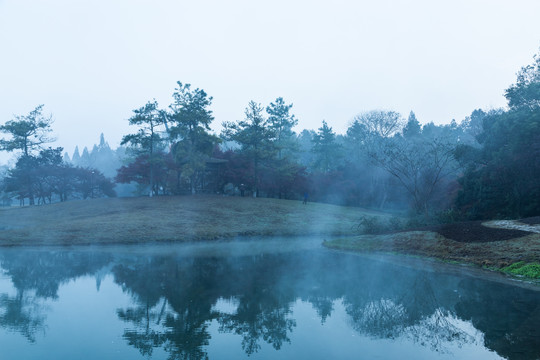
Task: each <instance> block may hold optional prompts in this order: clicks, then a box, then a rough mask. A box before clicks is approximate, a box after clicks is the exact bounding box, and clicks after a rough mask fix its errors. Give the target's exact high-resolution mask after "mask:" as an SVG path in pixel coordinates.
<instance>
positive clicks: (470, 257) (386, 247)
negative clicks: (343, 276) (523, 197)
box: [325, 231, 540, 269]
mask: <svg viewBox="0 0 540 360" xmlns="http://www.w3.org/2000/svg"><path fill="white" fill-rule="evenodd" d="M325 245H326V246H328V247H331V248H335V249H342V250H352V251H359V252H364V251H366V252H367V251H369V252H391V253H400V254H409V255H417V256H425V257H431V258H436V259H441V260H445V261H452V262H454V261H455V262H459V263H467V264H475V265H479V266H484V267H488V268H495V269H500V268H503V267H505V266H508V265H510V264H513V263H515V262H518V261H525V262H527V263H534V262H540V234H531V235H527V236H523V237H519V238H515V239H511V240H503V241H492V242H482V243H478V242H476V243H465V242H458V241H454V240H450V239H447V238H445V237H443V236H442V235H440V234H438V233H436V232H431V231H411V232H402V233H394V234H386V235H362V236H355V237H348V238H341V239H336V240H333V241H329V242H325Z"/></svg>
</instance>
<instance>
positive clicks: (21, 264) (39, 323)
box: [0, 250, 112, 342]
mask: <svg viewBox="0 0 540 360" xmlns="http://www.w3.org/2000/svg"><path fill="white" fill-rule="evenodd" d="M111 259H112V257H111V256H110V255H103V254H100V255H97V254H92V253H84V252H83V253H72V252H69V251H15V250H5V251H2V252H0V267H1V268H2V269H3V272H4V275H5V276H8V277H10V278H11V282H12V283H13V286H14V287H15V289H16V291H17V294H16V295H15V296H9V295H7V294H0V327H3V328H5V329H7V330H8V331H15V332H19V333H21V334H22V335H23V336H24V337H26V338H27V339H28V341H30V342H35V341H36V337H35V335H36V333H38V332H41V331H43V332H44V331H45V318H46V317H45V315H44V308H43V304H42V300H43V299H47V298H51V299H56V298H57V297H58V288H59V286H60V285H61V284H62V283H65V282H67V281H70V280H71V279H74V278H76V277H79V276H83V275H88V274H93V273H95V272H96V271H98V270H99V269H101V268H102V267H104V266H105V265H106V264H107V263H108V262H110V261H111Z"/></svg>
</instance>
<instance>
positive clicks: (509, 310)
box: [455, 279, 540, 360]
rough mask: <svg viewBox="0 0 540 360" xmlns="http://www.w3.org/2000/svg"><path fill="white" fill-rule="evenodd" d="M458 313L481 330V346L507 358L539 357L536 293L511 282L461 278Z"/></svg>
mask: <svg viewBox="0 0 540 360" xmlns="http://www.w3.org/2000/svg"><path fill="white" fill-rule="evenodd" d="M459 289H460V292H461V293H462V296H461V298H460V300H459V302H458V303H457V304H456V306H455V308H456V313H457V315H458V316H459V317H461V318H463V319H465V320H470V321H471V322H472V324H473V325H474V326H475V327H476V328H477V329H479V330H480V331H482V332H483V333H484V342H485V346H486V347H487V348H489V349H492V350H494V351H496V352H497V353H498V354H499V355H501V356H503V357H505V358H508V359H511V360H522V359H523V360H525V359H526V360H528V359H531V360H532V359H538V358H540V328H539V327H538V324H539V323H540V293H539V292H538V291H531V290H527V289H523V288H519V287H515V286H508V285H504V284H496V283H489V282H486V281H480V280H477V279H463V280H462V281H461V282H460V284H459Z"/></svg>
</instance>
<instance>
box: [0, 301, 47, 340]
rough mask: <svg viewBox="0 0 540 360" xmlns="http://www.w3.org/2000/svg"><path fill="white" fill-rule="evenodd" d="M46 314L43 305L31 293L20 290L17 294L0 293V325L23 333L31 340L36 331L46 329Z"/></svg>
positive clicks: (34, 337) (34, 338)
mask: <svg viewBox="0 0 540 360" xmlns="http://www.w3.org/2000/svg"><path fill="white" fill-rule="evenodd" d="M44 322H45V316H44V315H43V311H42V305H41V304H40V303H39V301H38V300H37V299H36V298H35V297H34V296H32V295H31V294H28V293H25V292H23V291H19V292H18V293H17V295H16V296H8V295H7V294H0V326H1V327H3V328H5V329H7V330H8V331H14V332H19V333H21V334H22V335H23V336H24V337H26V338H27V339H28V341H30V342H32V343H33V342H35V341H36V333H37V332H39V331H44V329H45V325H44Z"/></svg>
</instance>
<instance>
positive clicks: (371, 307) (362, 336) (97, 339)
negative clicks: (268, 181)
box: [0, 249, 540, 359]
mask: <svg viewBox="0 0 540 360" xmlns="http://www.w3.org/2000/svg"><path fill="white" fill-rule="evenodd" d="M304 250H305V249H304ZM302 254H308V255H305V256H300V255H299V254H295V253H291V252H285V253H281V254H268V253H259V254H253V253H250V254H249V255H246V256H242V257H233V258H227V257H218V258H216V257H215V256H214V255H208V254H207V255H204V256H199V255H197V256H184V255H179V254H178V253H175V254H174V255H167V254H154V255H152V256H149V255H144V254H140V253H129V254H126V253H124V254H117V255H113V254H111V253H104V254H99V253H91V252H88V251H86V252H67V251H56V252H46V251H39V252H31V251H29V252H26V253H24V250H21V252H17V251H13V250H11V251H0V264H1V265H2V267H3V268H4V272H3V273H0V319H2V321H0V344H2V346H1V348H0V355H1V356H0V358H2V359H25V358H28V359H32V358H40V359H44V358H47V357H43V356H42V355H43V354H48V355H49V356H50V358H51V359H57V358H83V359H84V357H82V356H84V355H85V356H87V358H88V359H94V358H100V359H109V358H110V359H116V358H143V357H147V358H148V357H150V358H153V359H198V358H205V357H206V356H209V358H210V359H214V358H218V359H219V358H245V357H246V356H247V355H250V358H253V359H265V358H276V357H279V358H291V359H299V358H300V359H301V358H305V359H317V358H320V359H323V358H325V359H328V358H351V356H353V354H354V356H356V355H358V354H361V357H362V358H373V357H376V356H379V357H382V358H415V359H421V358H425V359H431V358H433V357H438V358H459V359H467V358H470V359H477V358H482V359H485V358H487V359H489V358H500V357H499V356H498V355H497V354H496V353H494V352H493V351H491V350H489V349H487V348H485V347H484V344H486V345H488V348H491V349H495V350H497V351H502V354H504V356H506V357H509V358H511V359H529V358H531V359H534V356H538V351H539V350H538V349H536V348H535V347H534V346H535V344H536V342H535V340H534V338H532V339H529V338H527V337H526V336H528V335H527V333H529V334H531V331H530V329H529V327H528V325H527V322H526V321H525V322H524V321H523V319H524V317H523V316H524V314H525V316H527V314H528V313H527V311H528V312H529V313H530V314H531V315H532V319H531V321H532V322H533V323H534V321H535V320H538V319H537V318H538V316H536V318H535V317H534V316H535V315H534V314H536V315H538V310H540V309H539V308H538V306H539V305H538V304H539V302H538V299H539V295H538V293H535V292H531V291H527V290H524V289H519V288H517V289H516V288H513V287H508V286H506V285H501V284H492V283H489V282H486V281H482V280H478V279H470V278H461V277H459V276H455V275H440V274H437V273H435V272H427V273H426V272H423V271H418V270H415V269H411V268H405V267H400V266H393V265H391V264H389V263H379V262H373V261H372V260H366V259H362V258H359V257H354V256H350V255H346V254H337V253H333V252H328V251H311V252H308V251H303V252H302ZM191 255H193V254H191ZM74 264H77V265H74ZM30 265H32V266H30ZM350 275H353V276H350ZM374 275H375V276H374ZM42 279H43V281H42ZM39 294H41V295H39ZM492 298H495V299H496V301H493V300H491V301H490V299H492ZM516 304H517V305H516ZM514 310H515V313H509V314H508V312H512V311H514ZM497 311H498V312H499V314H497V316H494V313H496V312H497ZM500 314H502V315H503V316H499V315H500ZM7 315H9V316H7ZM529 317H531V316H529ZM501 318H502V319H501ZM516 322H520V324H523V326H522V327H521V328H520V329H516V327H515V326H514V325H515V324H516ZM491 323H494V325H493V326H492V325H491ZM532 331H533V333H532V334H531V335H530V336H533V337H534V336H536V335H537V332H538V330H536V332H534V330H532ZM505 338H508V339H510V340H511V341H510V340H508V341H505ZM513 346H519V349H517V348H513ZM527 346H528V347H529V348H527ZM524 349H525V350H524ZM300 356H302V357H300Z"/></svg>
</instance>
